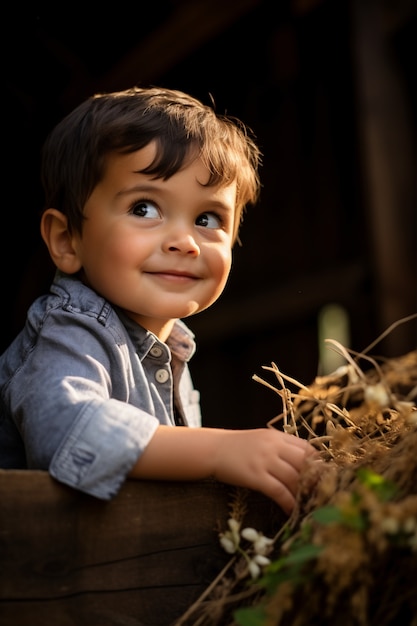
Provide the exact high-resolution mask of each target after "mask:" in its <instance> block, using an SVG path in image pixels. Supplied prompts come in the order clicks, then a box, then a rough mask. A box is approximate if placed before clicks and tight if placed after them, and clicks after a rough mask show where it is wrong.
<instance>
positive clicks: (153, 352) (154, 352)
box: [149, 346, 162, 357]
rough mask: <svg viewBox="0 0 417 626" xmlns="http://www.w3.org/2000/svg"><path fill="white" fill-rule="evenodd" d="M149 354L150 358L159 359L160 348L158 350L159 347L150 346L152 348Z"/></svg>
mask: <svg viewBox="0 0 417 626" xmlns="http://www.w3.org/2000/svg"><path fill="white" fill-rule="evenodd" d="M149 353H150V354H151V356H155V357H160V356H161V354H162V348H160V347H159V346H152V348H151V349H150V350H149Z"/></svg>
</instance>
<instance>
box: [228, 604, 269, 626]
mask: <svg viewBox="0 0 417 626" xmlns="http://www.w3.org/2000/svg"><path fill="white" fill-rule="evenodd" d="M233 617H234V619H235V621H236V624H239V626H263V624H265V620H266V612H265V609H264V608H263V607H262V606H255V607H250V608H244V609H237V611H235V612H234V613H233Z"/></svg>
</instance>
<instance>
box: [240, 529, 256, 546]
mask: <svg viewBox="0 0 417 626" xmlns="http://www.w3.org/2000/svg"><path fill="white" fill-rule="evenodd" d="M240 534H241V535H242V537H243V539H246V540H247V541H252V542H253V543H255V541H256V540H257V539H258V538H259V533H258V531H257V530H255V529H254V528H250V527H249V526H248V527H247V528H244V529H243V530H242V532H241V533H240Z"/></svg>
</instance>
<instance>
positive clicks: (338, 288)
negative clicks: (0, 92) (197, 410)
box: [0, 0, 417, 427]
mask: <svg viewBox="0 0 417 626" xmlns="http://www.w3.org/2000/svg"><path fill="white" fill-rule="evenodd" d="M3 31H4V32H3V34H4V36H5V35H6V34H7V37H6V39H7V42H8V44H7V49H5V51H4V53H3V58H4V62H3V67H4V78H3V84H4V85H5V97H4V102H3V133H2V138H3V157H4V160H3V162H4V163H5V164H6V171H5V175H4V177H3V190H5V194H3V211H2V228H1V233H2V242H1V243H2V245H1V263H2V269H3V285H4V287H3V305H2V312H3V321H2V334H1V344H0V349H1V350H3V349H4V348H5V347H6V346H7V345H8V343H9V342H10V341H11V340H12V339H13V337H14V336H15V335H16V333H17V332H18V331H19V329H20V328H21V326H22V324H23V321H24V317H25V313H26V309H27V306H28V305H29V304H30V302H31V301H32V299H33V298H34V297H35V296H37V295H38V294H39V293H41V292H42V291H43V290H45V289H46V288H47V286H48V284H49V281H50V279H51V276H52V272H51V267H50V264H49V261H48V259H47V256H46V253H45V250H44V247H43V244H42V243H41V240H40V235H39V234H38V218H39V210H40V208H41V205H42V193H41V189H40V183H39V150H40V146H41V144H42V142H43V140H44V139H45V136H46V134H47V133H48V132H49V130H50V129H51V128H52V127H53V126H54V125H55V124H56V123H57V122H58V121H59V120H60V119H61V118H62V117H63V116H64V115H65V114H66V113H68V112H69V111H70V110H72V109H73V108H74V107H75V106H77V105H78V104H79V103H80V102H81V101H82V100H84V99H85V98H86V97H88V96H90V95H92V94H93V93H95V92H98V91H112V90H118V89H124V88H127V87H130V86H132V85H134V84H137V85H149V84H156V85H162V86H166V87H172V88H178V89H182V90H185V91H187V92H189V93H191V94H192V95H194V96H197V97H199V98H201V99H202V100H203V101H205V102H207V103H209V102H210V98H211V97H213V98H214V101H215V103H216V107H217V109H218V110H219V111H220V112H227V113H229V114H231V115H236V116H237V117H239V118H241V119H242V120H243V121H244V122H245V123H247V124H248V125H249V126H250V127H251V128H252V129H253V131H254V132H255V134H256V136H257V138H258V143H259V145H260V147H261V150H262V152H263V154H264V158H263V161H264V165H263V168H262V171H261V177H262V182H263V190H262V195H261V199H260V202H259V204H258V206H257V207H256V208H252V209H251V210H250V211H248V213H247V215H246V216H245V220H244V223H243V227H242V230H241V241H242V246H236V248H235V253H234V267H233V270H232V274H231V277H230V280H229V283H228V285H227V287H226V290H225V292H224V294H223V295H222V296H221V298H220V299H219V301H218V302H217V303H216V304H215V305H214V306H213V307H212V308H211V309H210V310H208V311H206V312H204V313H201V314H199V315H197V316H196V317H195V318H190V319H188V320H187V323H188V324H189V326H190V327H191V328H192V329H193V330H194V331H195V332H196V335H197V342H198V351H197V353H196V356H195V358H194V360H193V362H192V372H193V378H194V380H195V383H196V386H197V387H198V388H199V389H200V390H201V393H202V407H203V421H204V423H205V424H207V425H215V426H230V427H249V426H256V425H258V426H262V425H265V423H266V421H267V420H269V419H270V418H271V417H273V416H274V415H275V414H277V413H278V412H279V411H280V404H279V397H278V396H277V395H276V394H275V393H273V392H272V391H271V390H270V389H267V388H266V387H264V386H263V385H260V384H259V383H257V382H254V381H253V380H252V375H253V374H255V373H256V374H258V375H261V376H263V377H266V378H268V375H267V373H265V372H264V370H262V366H264V365H267V366H268V365H270V364H271V362H275V363H277V365H278V366H279V368H280V369H281V371H282V372H284V373H285V374H288V375H289V376H292V377H293V378H295V379H297V380H298V381H300V382H302V383H305V384H309V383H310V382H312V380H313V379H314V377H315V375H316V373H317V372H318V361H319V352H318V350H319V343H318V329H317V325H318V316H319V314H320V311H321V310H322V307H324V306H325V305H327V304H329V303H337V304H340V305H342V306H343V307H344V308H345V310H346V312H347V314H348V317H349V325H350V347H351V348H353V349H354V350H357V351H361V350H363V349H365V348H366V347H367V346H368V345H369V344H370V343H371V342H373V341H374V340H375V339H377V337H378V336H379V335H380V334H381V333H382V332H383V331H385V329H387V328H388V327H389V326H390V325H391V324H394V323H395V322H397V321H399V320H400V319H403V318H404V317H406V316H409V315H411V314H413V313H415V312H416V311H417V257H416V243H417V219H416V214H417V188H416V146H417V143H416V126H417V123H416V117H417V115H416V111H417V89H416V87H417V84H416V82H417V79H416V76H417V72H416V60H415V59H416V58H417V46H416V42H417V2H416V1H415V0H413V1H407V0H399V1H397V2H394V1H391V2H389V1H382V0H349V1H348V0H337V1H335V0H327V1H326V0H294V1H287V0H286V1H282V2H279V1H277V2H270V1H265V0H264V1H262V0H240V1H237V0H236V1H235V2H234V1H232V0H221V1H220V0H206V1H204V0H171V1H162V2H161V1H158V0H154V1H153V2H150V3H148V2H141V1H138V2H135V3H127V2H118V3H114V4H112V5H107V6H106V7H105V6H104V5H103V4H100V5H98V4H95V3H88V2H85V3H84V4H82V5H77V4H67V3H59V4H58V3H54V4H53V5H50V6H47V5H43V4H42V3H33V6H32V8H24V7H20V6H19V8H16V9H15V8H13V7H11V8H10V11H9V13H8V17H5V16H3ZM416 341H417V329H416V321H415V320H413V321H411V322H410V321H409V322H407V323H403V324H401V325H399V326H398V327H397V328H396V329H395V330H393V331H392V332H390V333H389V334H388V336H387V337H386V339H385V340H384V341H382V342H380V343H379V344H378V345H377V346H376V347H375V349H374V350H373V351H372V354H375V355H382V356H384V357H385V358H390V357H394V356H400V355H402V354H405V353H406V352H407V351H409V350H412V349H415V347H416ZM346 347H349V346H346ZM269 380H270V381H271V382H272V383H273V384H274V383H275V382H276V380H275V379H274V378H269Z"/></svg>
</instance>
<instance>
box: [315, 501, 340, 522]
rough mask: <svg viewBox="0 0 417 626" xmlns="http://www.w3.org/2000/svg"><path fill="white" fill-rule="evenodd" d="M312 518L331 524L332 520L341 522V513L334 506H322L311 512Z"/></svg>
mask: <svg viewBox="0 0 417 626" xmlns="http://www.w3.org/2000/svg"><path fill="white" fill-rule="evenodd" d="M312 517H313V519H315V520H316V522H319V524H324V525H326V524H332V523H334V522H342V521H343V515H342V512H341V510H340V509H338V508H337V507H336V506H331V505H329V506H323V507H321V508H320V509H317V510H316V511H313V513H312Z"/></svg>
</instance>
